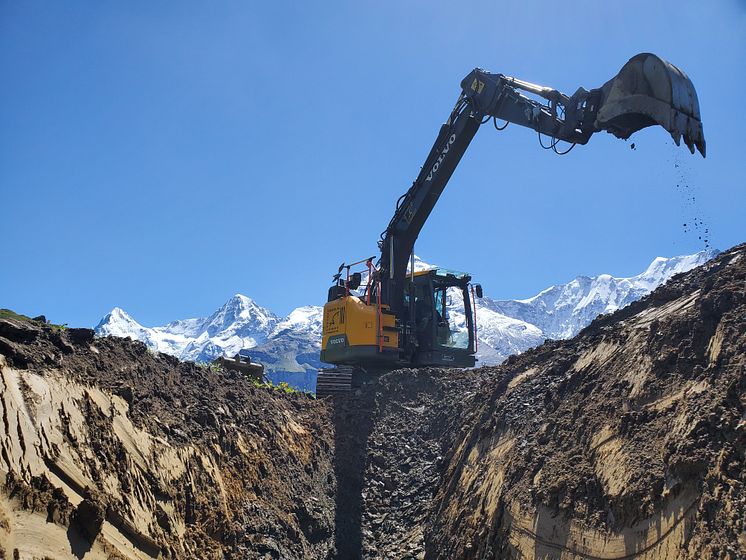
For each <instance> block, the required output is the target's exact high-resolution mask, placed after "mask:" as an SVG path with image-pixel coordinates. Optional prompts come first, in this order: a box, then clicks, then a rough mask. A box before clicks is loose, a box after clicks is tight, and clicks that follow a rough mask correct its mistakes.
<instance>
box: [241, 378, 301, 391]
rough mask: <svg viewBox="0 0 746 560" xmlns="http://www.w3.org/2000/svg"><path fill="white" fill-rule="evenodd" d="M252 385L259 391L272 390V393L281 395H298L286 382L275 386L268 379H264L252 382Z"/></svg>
mask: <svg viewBox="0 0 746 560" xmlns="http://www.w3.org/2000/svg"><path fill="white" fill-rule="evenodd" d="M252 383H253V384H254V387H258V388H259V389H272V390H273V391H281V392H283V393H287V394H291V393H298V392H299V391H297V390H295V389H293V388H292V387H291V386H290V385H289V384H288V383H287V382H285V381H280V383H278V384H277V385H275V384H274V383H272V382H271V381H270V380H269V379H265V380H264V381H257V380H253V381H252Z"/></svg>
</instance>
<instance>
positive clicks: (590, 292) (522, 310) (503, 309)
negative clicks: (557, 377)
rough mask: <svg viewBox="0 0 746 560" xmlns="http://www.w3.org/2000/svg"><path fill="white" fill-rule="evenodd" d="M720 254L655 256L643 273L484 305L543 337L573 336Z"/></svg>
mask: <svg viewBox="0 0 746 560" xmlns="http://www.w3.org/2000/svg"><path fill="white" fill-rule="evenodd" d="M717 254H718V251H716V250H706V251H700V252H699V253H695V254H694V255H686V256H681V257H672V258H664V257H658V258H656V259H655V260H654V261H653V262H652V263H651V264H650V266H649V267H648V268H647V270H645V272H643V273H642V274H638V275H637V276H632V277H630V278H615V277H613V276H610V275H609V274H601V275H600V276H593V277H589V276H578V277H577V278H575V279H574V280H572V281H571V282H568V283H567V284H560V285H557V286H552V287H550V288H547V289H546V290H543V291H542V292H540V293H539V294H537V295H535V296H534V297H531V298H528V299H522V300H502V301H496V300H492V299H490V298H484V299H483V300H482V302H480V303H481V306H482V307H484V308H486V309H488V310H491V311H495V312H497V313H499V314H502V315H504V316H507V317H512V318H514V319H518V320H520V321H523V322H525V323H528V324H531V325H534V326H535V327H537V328H538V329H539V330H540V331H541V333H542V335H543V337H544V338H553V339H562V338H571V337H573V336H575V335H576V334H577V333H578V332H580V331H581V330H582V329H583V328H584V327H585V326H587V325H588V324H589V323H590V322H591V321H593V319H595V318H596V317H597V316H598V315H601V314H606V313H612V312H614V311H616V310H617V309H621V308H622V307H624V306H626V305H629V304H630V303H632V302H633V301H636V300H638V299H640V298H641V297H643V296H645V295H647V294H649V293H650V292H652V291H653V290H654V289H655V288H657V287H658V286H660V285H661V284H663V283H665V282H667V281H668V280H669V279H670V278H671V277H672V276H674V275H676V274H679V273H681V272H686V271H687V270H691V269H692V268H694V267H696V266H699V265H701V264H704V263H705V262H707V261H709V260H710V259H712V258H713V257H715V256H716V255H717Z"/></svg>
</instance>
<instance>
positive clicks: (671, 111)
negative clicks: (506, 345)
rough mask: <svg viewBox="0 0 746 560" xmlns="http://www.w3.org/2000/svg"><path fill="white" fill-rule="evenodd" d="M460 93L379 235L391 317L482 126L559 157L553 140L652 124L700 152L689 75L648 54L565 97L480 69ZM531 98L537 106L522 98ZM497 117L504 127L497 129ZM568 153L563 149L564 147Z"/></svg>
mask: <svg viewBox="0 0 746 560" xmlns="http://www.w3.org/2000/svg"><path fill="white" fill-rule="evenodd" d="M461 89H462V91H461V94H460V95H459V98H458V100H457V102H456V105H455V107H454V108H453V110H452V111H451V113H450V115H449V117H448V119H447V121H446V122H445V124H443V125H442V126H441V128H440V132H439V133H438V137H437V139H436V140H435V143H434V144H433V147H432V149H431V150H430V153H429V154H428V156H427V159H426V160H425V164H424V165H423V167H422V169H421V170H420V173H419V175H418V176H417V178H416V179H415V181H414V183H413V184H412V186H411V188H410V189H409V190H408V191H407V192H406V193H405V194H404V195H402V197H401V198H400V199H399V200H398V201H397V205H396V211H395V213H394V216H393V218H392V219H391V222H390V223H389V225H388V227H387V228H386V230H385V231H384V232H383V234H382V236H381V237H382V239H381V241H380V242H379V246H380V248H381V261H380V268H379V270H380V273H381V290H382V300H383V301H384V302H385V303H387V304H388V305H390V307H391V310H392V311H393V312H394V313H395V314H399V312H400V311H401V310H402V306H403V302H404V290H405V285H406V270H407V263H408V261H409V258H410V255H411V253H412V250H413V248H414V243H415V241H416V239H417V236H418V235H419V233H420V231H421V230H422V227H423V226H424V224H425V221H426V220H427V218H428V217H429V215H430V213H431V212H432V210H433V208H434V206H435V204H436V203H437V201H438V198H439V197H440V195H441V193H442V192H443V189H444V188H445V186H446V184H447V183H448V180H449V179H450V178H451V175H452V174H453V172H454V170H455V169H456V166H457V165H458V163H459V161H460V160H461V157H462V156H463V155H464V152H465V151H466V149H467V148H468V147H469V144H470V142H471V140H472V139H473V138H474V135H475V134H476V132H477V130H478V129H479V127H480V126H481V125H482V124H485V123H487V122H489V121H492V122H493V123H494V125H495V127H496V128H498V129H502V128H504V126H507V124H508V123H513V124H517V125H520V126H524V127H527V128H530V129H532V130H534V131H536V132H537V133H539V140H540V141H541V136H542V135H544V136H546V137H547V139H546V142H547V144H546V145H545V144H542V146H543V147H545V148H547V149H553V150H554V151H555V152H557V153H566V152H560V151H559V150H558V147H557V146H558V142H559V141H564V142H569V143H570V144H571V146H570V148H572V146H574V145H575V144H586V143H587V142H588V140H589V139H590V137H591V136H592V135H593V134H594V133H596V132H599V131H606V132H609V133H611V134H614V135H615V136H616V137H618V138H624V139H626V138H629V136H630V135H632V134H633V133H634V132H636V131H638V130H640V129H642V128H645V127H647V126H651V125H655V124H658V125H661V126H662V127H663V128H665V129H666V130H667V131H668V132H669V133H670V134H671V136H672V137H673V139H674V141H675V142H676V144H677V145H678V144H679V142H680V139H681V138H682V136H683V138H684V142H685V144H686V145H687V146H688V147H689V149H690V151H691V152H692V153H694V151H695V147H696V148H697V149H698V150H699V151H700V153H701V154H702V156H704V155H705V140H704V135H703V132H702V123H701V118H700V113H699V102H698V100H697V94H696V91H695V90H694V86H693V85H692V82H691V81H690V80H689V78H688V77H687V76H686V75H685V74H684V73H683V72H681V70H679V69H678V68H676V67H675V66H673V65H672V64H670V63H668V62H666V61H664V60H662V59H660V58H659V57H657V56H656V55H653V54H639V55H637V56H635V57H633V58H631V59H630V60H629V61H628V62H627V64H625V65H624V66H623V67H622V70H621V71H620V72H619V73H618V74H617V75H616V76H615V77H614V78H613V79H611V80H609V81H608V82H607V83H605V84H604V85H603V86H601V87H600V88H597V89H592V90H590V91H586V90H585V89H583V88H580V89H578V90H577V91H576V92H575V93H574V94H573V95H572V96H567V95H565V94H563V93H561V92H559V91H557V90H555V89H552V88H548V87H543V86H539V85H536V84H532V83H529V82H525V81H522V80H519V79H516V78H512V77H509V76H504V75H502V74H491V73H489V72H485V71H484V70H481V69H479V68H477V69H475V70H472V71H471V72H470V73H469V74H468V75H467V76H466V77H465V78H464V79H463V80H462V82H461ZM524 92H525V93H527V94H531V95H534V96H537V97H539V98H541V99H543V102H540V101H538V100H536V99H532V98H530V97H527V95H525V94H524ZM498 120H501V121H504V122H505V124H504V125H498ZM570 148H568V151H569V149H570Z"/></svg>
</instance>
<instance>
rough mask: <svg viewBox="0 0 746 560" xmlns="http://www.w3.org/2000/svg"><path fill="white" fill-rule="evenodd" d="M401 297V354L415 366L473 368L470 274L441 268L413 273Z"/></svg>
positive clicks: (472, 319) (473, 335) (473, 329)
mask: <svg viewBox="0 0 746 560" xmlns="http://www.w3.org/2000/svg"><path fill="white" fill-rule="evenodd" d="M410 278H411V282H410V285H409V289H408V290H407V292H406V294H405V296H404V304H405V305H404V309H405V314H404V324H405V336H404V339H403V340H404V348H403V351H404V353H405V356H406V357H407V358H408V361H410V362H411V363H412V364H415V365H417V366H454V367H473V366H474V364H475V359H474V349H475V339H476V336H475V328H474V325H475V322H474V315H473V313H472V302H471V300H470V298H469V281H470V280H471V277H470V276H469V275H468V274H464V273H462V272H454V271H450V270H445V269H441V268H437V269H431V270H423V271H420V272H415V274H414V276H410Z"/></svg>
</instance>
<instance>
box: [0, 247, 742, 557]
mask: <svg viewBox="0 0 746 560" xmlns="http://www.w3.org/2000/svg"><path fill="white" fill-rule="evenodd" d="M687 296H692V297H693V300H694V302H693V303H692V304H690V305H689V306H688V307H687V308H686V309H685V310H684V311H675V310H674V311H670V312H669V311H668V307H671V305H670V304H671V302H675V301H677V300H680V299H681V298H686V297H687ZM666 306H668V307H666ZM673 307H676V306H673ZM651 312H658V313H657V316H656V317H655V319H653V320H652V321H650V322H647V323H646V322H644V321H642V319H641V317H643V316H644V314H645V313H651ZM713 341H716V344H715V343H714V342H713ZM713 344H715V345H716V346H717V351H715V350H713V348H714V347H713ZM91 347H95V349H96V350H97V351H93V350H91ZM606 347H613V348H615V350H614V352H612V353H611V354H610V356H609V357H608V359H605V360H595V361H594V360H588V359H586V358H583V357H584V356H587V354H588V353H589V352H591V351H593V350H594V349H598V348H606ZM745 351H746V246H739V247H736V248H734V249H732V250H730V251H728V252H726V253H723V254H721V255H720V256H719V257H718V258H717V259H715V260H714V261H712V262H711V263H708V264H707V265H705V266H703V267H700V268H698V269H696V270H694V271H691V272H689V273H686V274H683V275H679V276H677V277H675V278H674V279H673V280H672V281H670V282H669V283H668V284H667V285H666V286H663V287H661V288H659V289H658V290H656V291H655V292H654V293H653V294H651V295H650V296H648V297H646V298H644V299H643V300H641V301H639V302H636V303H633V304H632V305H630V306H629V307H627V308H625V309H624V310H621V311H619V312H617V313H614V314H612V315H610V316H604V317H600V318H599V319H597V320H596V321H594V322H593V323H592V324H591V325H590V326H589V327H588V328H586V329H585V330H584V331H583V332H581V333H580V334H579V335H578V336H577V337H576V338H574V339H572V340H568V341H561V342H552V341H550V342H547V343H546V344H544V345H543V346H541V347H539V348H537V349H534V350H531V351H529V352H526V353H524V354H522V355H520V356H517V357H513V358H510V359H509V360H508V361H507V362H506V363H505V364H503V365H502V366H499V367H495V368H480V369H476V370H472V371H458V370H455V371H449V370H432V369H425V370H401V371H397V372H392V373H390V374H388V375H385V376H383V377H381V378H379V379H378V380H376V381H375V382H372V383H369V384H366V385H364V386H363V387H362V388H361V389H359V390H357V391H356V392H354V393H353V394H351V395H350V396H349V397H348V398H346V399H337V400H336V401H332V400H328V401H325V402H324V401H315V400H314V399H312V398H310V397H307V396H305V395H302V394H295V395H285V394H281V393H278V392H274V391H270V390H266V389H257V388H255V387H253V386H252V385H251V383H249V382H248V381H247V380H244V379H242V378H241V377H240V376H238V375H232V374H224V373H216V372H212V371H210V370H208V369H206V368H201V367H197V366H195V365H193V364H186V363H180V362H178V361H177V360H175V359H173V358H170V357H168V356H165V355H154V354H152V353H150V352H148V351H147V350H146V348H145V346H144V345H143V344H141V343H138V342H132V341H128V340H121V339H95V340H94V339H93V338H92V333H91V331H88V330H85V329H67V330H64V331H61V330H59V329H52V328H50V327H47V326H39V325H34V324H30V323H23V322H18V321H13V320H0V354H3V355H4V356H6V358H7V360H8V362H9V364H10V365H12V366H13V367H16V368H21V369H30V370H33V371H36V372H39V373H42V374H48V372H50V371H55V372H61V373H62V374H63V375H65V376H69V377H70V378H71V379H75V380H78V381H81V382H83V383H90V384H94V385H97V386H99V387H101V388H102V389H104V390H107V391H111V392H113V393H116V394H118V395H120V396H121V397H123V398H124V399H125V400H126V401H127V402H128V403H129V405H130V416H131V418H132V420H133V422H134V423H135V424H136V425H138V426H140V427H143V428H145V429H147V430H148V431H150V432H151V433H153V434H156V435H158V436H160V437H162V438H164V439H166V440H167V441H169V442H170V443H171V444H172V445H189V444H195V445H198V446H202V448H204V449H206V450H207V449H212V450H213V451H210V452H211V453H213V454H214V456H215V457H216V458H217V459H216V460H217V461H219V464H220V468H221V472H223V473H224V474H223V475H224V477H225V478H226V479H228V478H230V479H231V480H234V481H235V489H234V492H235V494H234V499H233V500H231V501H230V503H229V504H228V507H227V509H225V508H224V507H222V506H221V505H220V504H218V503H217V498H216V493H215V491H214V488H213V487H212V485H211V483H210V480H209V479H206V478H205V479H203V480H201V481H199V483H200V484H202V486H201V487H198V488H197V491H196V493H195V492H194V491H193V490H191V489H190V488H191V487H190V486H188V485H186V484H185V485H184V487H183V488H175V489H168V490H167V491H168V492H171V493H172V494H173V495H171V496H169V499H171V500H173V501H174V502H175V503H176V504H177V509H178V510H179V511H180V512H181V514H182V515H183V517H184V519H185V522H186V524H187V527H188V531H187V533H186V535H185V537H184V538H185V539H189V546H188V549H189V550H191V551H204V552H205V554H204V557H208V556H209V557H213V556H215V552H216V551H218V552H219V553H220V555H224V557H228V558H254V557H256V558H264V557H267V558H341V559H347V558H422V557H423V555H425V556H426V557H427V558H449V559H450V558H514V557H537V558H538V557H542V556H540V554H543V555H544V557H548V558H552V557H557V558H558V557H559V555H560V554H561V553H562V550H561V549H551V550H548V549H547V550H545V551H541V550H540V549H539V548H537V549H536V550H537V552H536V554H535V555H534V556H531V555H526V554H525V551H519V550H517V549H515V547H514V546H513V545H512V544H511V543H510V535H511V530H512V529H513V527H512V526H511V523H512V521H511V517H510V516H508V515H506V514H505V512H506V511H508V510H509V508H510V506H511V505H512V504H520V505H521V507H522V508H523V509H526V510H531V509H532V508H534V509H536V508H544V510H543V511H548V512H550V514H551V516H554V518H556V519H573V520H577V521H579V522H582V523H583V524H584V525H586V526H588V527H589V528H594V529H597V530H599V531H607V532H610V533H613V532H618V531H621V530H623V529H624V528H625V527H630V526H633V525H634V524H635V523H637V522H639V521H640V520H643V519H645V518H648V517H650V516H653V515H655V514H656V512H659V511H661V509H662V508H664V507H665V505H666V503H667V500H671V499H672V498H675V497H676V496H677V495H680V494H681V493H683V492H690V493H692V495H694V496H696V501H695V503H694V504H693V505H692V508H693V510H692V511H693V512H694V513H693V515H694V517H693V519H694V522H693V523H692V524H691V526H690V527H688V529H687V534H686V542H685V543H684V547H683V548H682V549H681V555H680V557H681V558H730V559H736V558H746V528H745V526H744V520H745V519H746V493H744V488H743V484H744V474H746V473H745V472H744V469H745V468H746V467H745V466H744V465H745V464H744V444H745V439H746V436H745V435H744V432H745V426H746V412H745V411H746V396H745V395H746V377H745V376H744V356H745V355H746V352H745ZM643 369H644V370H645V371H642V370H643ZM637 370H640V371H639V372H638V371H637ZM527 371H531V375H530V376H527V377H526V379H525V380H524V381H522V382H521V383H518V384H514V385H513V386H511V385H510V382H511V380H513V379H515V377H516V376H518V375H519V374H522V373H525V372H527ZM635 379H638V381H635ZM693 384H697V386H698V387H699V389H698V390H697V391H685V392H684V393H683V394H679V393H681V389H682V388H687V387H691V386H692V385H693ZM677 395H678V396H677ZM672 396H673V398H671V399H670V403H669V401H667V400H666V399H667V398H668V397H672ZM661 402H664V403H668V404H665V405H660V403H661ZM659 405H660V406H659ZM289 417H291V418H293V419H294V420H295V421H296V422H298V423H299V424H300V425H301V426H302V427H303V428H304V429H306V430H307V431H308V433H309V434H311V436H312V438H311V442H310V444H309V443H308V442H288V441H286V440H287V438H283V437H281V436H280V435H279V434H281V433H282V432H283V429H282V428H283V424H284V423H286V422H287V418H289ZM91 421H98V422H105V421H106V420H105V419H94V418H92V419H91ZM674 425H675V426H679V428H676V429H674ZM681 426H684V428H681ZM604 429H606V430H609V433H610V434H611V435H610V437H614V438H619V439H620V441H622V442H623V444H624V445H623V448H624V449H625V457H627V459H626V460H627V463H626V464H625V468H626V469H629V470H630V471H631V473H633V474H632V476H628V477H627V482H626V483H625V487H624V488H623V490H622V491H615V492H611V491H610V490H609V488H608V482H607V481H604V480H603V479H602V478H603V477H602V475H601V474H599V471H598V465H597V462H595V461H596V458H595V455H594V453H595V446H597V445H598V441H596V440H595V439H594V438H595V437H596V436H597V435H598V434H599V433H600V432H602V431H603V430H604ZM239 434H240V435H241V436H242V437H243V438H247V439H261V440H262V441H263V442H264V444H263V445H262V446H261V447H260V450H261V452H260V453H259V454H254V455H247V454H246V453H243V452H241V451H240V449H239V446H238V443H237V440H238V438H239ZM506 434H509V435H510V438H511V439H512V440H513V441H514V442H515V446H514V447H513V450H512V451H511V452H509V453H508V454H507V455H505V456H504V457H503V458H502V459H501V461H503V462H502V463H501V465H500V468H501V469H502V471H503V476H504V481H505V482H504V484H503V487H502V488H501V489H500V490H499V491H495V489H494V488H486V487H485V486H486V485H484V484H481V483H480V481H483V480H486V479H487V477H488V476H489V473H490V472H492V470H494V468H495V465H494V464H492V463H491V462H490V461H491V460H490V459H489V457H490V452H491V451H492V450H494V448H495V446H496V445H497V444H498V443H499V442H501V441H503V440H502V439H501V438H502V437H503V436H505V435H506ZM309 445H310V453H309V454H308V457H306V458H305V459H302V458H301V455H304V456H305V453H301V451H300V450H301V449H309V447H308V446H309ZM99 453H102V454H103V455H104V456H107V457H109V459H108V460H110V468H111V469H112V470H115V471H116V470H117V469H119V470H121V469H122V466H121V465H120V464H119V462H118V459H117V451H116V449H115V448H114V447H112V448H111V449H109V448H107V447H106V445H104V444H102V449H101V450H100V451H99ZM467 462H468V463H469V467H468V469H469V472H470V475H469V476H470V478H469V480H472V481H473V482H472V483H471V485H464V484H462V483H461V481H462V480H465V478H464V477H465V474H464V469H465V465H466V464H467ZM475 473H476V474H475ZM537 475H540V476H537ZM126 478H127V477H126V476H122V479H123V480H126ZM11 482H12V484H11V485H12V486H13V487H14V488H17V487H18V486H19V484H22V483H20V482H18V481H17V480H16V479H14V480H13V481H11ZM26 483H30V484H31V485H32V486H33V484H34V483H33V481H26ZM35 484H36V485H37V486H44V484H39V483H38V482H36V483H35ZM124 484H126V482H125V483H124ZM480 484H481V485H480ZM46 491H47V493H51V492H53V489H49V488H47V489H46ZM150 491H152V492H153V493H154V494H155V493H159V492H160V493H162V492H164V489H162V488H155V487H154V488H151V489H150ZM487 492H492V493H491V494H490V499H492V498H494V503H491V505H490V508H484V507H483V506H484V503H486V502H485V496H486V493H487ZM27 493H28V492H27ZM480 508H482V509H480ZM63 509H64V508H63ZM70 516H71V514H70V513H69V512H67V513H65V514H64V515H60V516H59V522H60V523H67V522H68V518H69V517H70ZM539 536H540V535H539ZM150 537H151V538H152V539H154V541H156V542H157V543H158V544H159V546H160V547H161V550H162V553H163V554H164V556H166V557H169V556H171V557H189V556H188V555H186V554H185V553H184V552H183V551H184V550H186V548H185V547H184V546H182V544H181V543H178V542H176V541H175V539H176V536H175V535H174V534H173V533H172V532H169V530H168V527H165V528H161V529H160V530H158V531H155V532H154V533H153V534H152V535H150ZM633 544H634V543H633ZM565 552H567V550H565ZM631 557H634V554H633V555H632V556H630V558H631Z"/></svg>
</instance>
